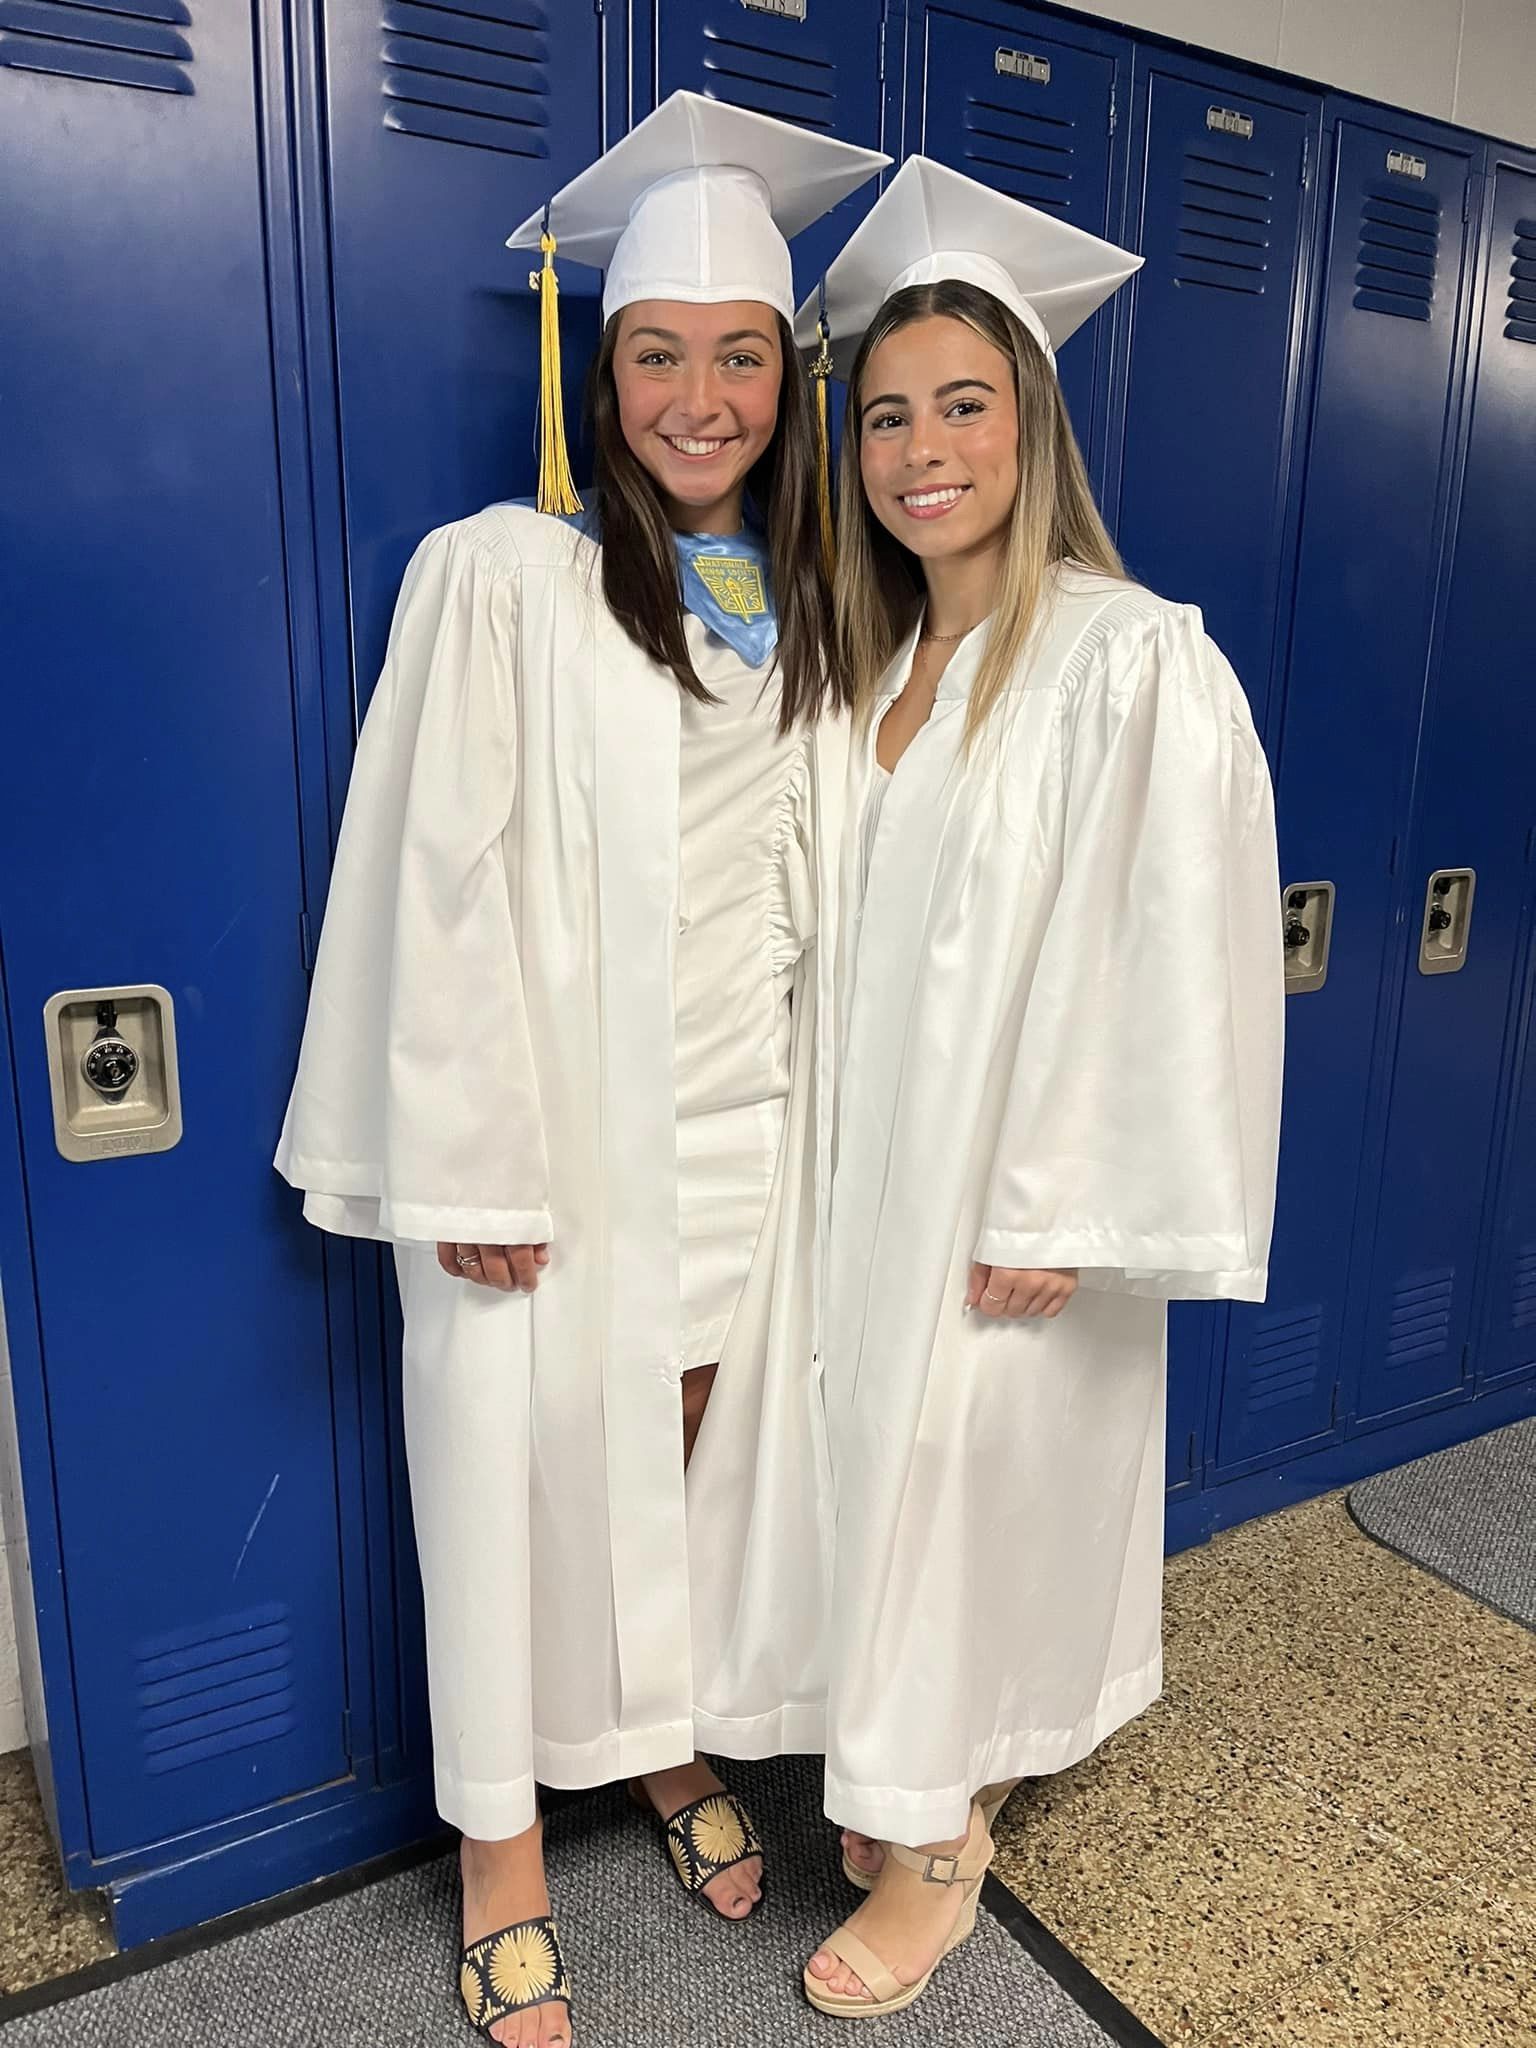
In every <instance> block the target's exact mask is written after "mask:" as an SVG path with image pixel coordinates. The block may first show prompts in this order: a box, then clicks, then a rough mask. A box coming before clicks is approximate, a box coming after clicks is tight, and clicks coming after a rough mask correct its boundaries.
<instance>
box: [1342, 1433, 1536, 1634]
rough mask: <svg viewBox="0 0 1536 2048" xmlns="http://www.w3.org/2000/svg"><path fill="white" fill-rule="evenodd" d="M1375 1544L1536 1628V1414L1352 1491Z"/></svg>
mask: <svg viewBox="0 0 1536 2048" xmlns="http://www.w3.org/2000/svg"><path fill="white" fill-rule="evenodd" d="M1348 1500H1349V1511H1350V1513H1351V1514H1352V1515H1353V1516H1354V1518H1355V1520H1356V1521H1357V1522H1358V1523H1359V1525H1360V1527H1361V1528H1362V1529H1363V1530H1364V1531H1365V1533H1366V1535H1367V1536H1374V1537H1375V1539H1376V1541H1377V1542H1378V1543H1385V1544H1387V1545H1388V1546H1389V1547H1390V1548H1391V1549H1393V1550H1397V1551H1400V1552H1401V1553H1402V1555H1403V1556H1404V1557H1406V1558H1409V1559H1411V1560H1412V1562H1413V1563H1414V1564H1417V1565H1422V1566H1423V1567H1424V1569H1425V1570H1426V1571H1431V1572H1434V1573H1435V1574H1436V1576H1437V1577H1439V1578H1442V1579H1447V1580H1449V1582H1450V1583H1451V1584H1452V1585H1453V1586H1459V1587H1460V1588H1461V1590H1462V1592H1464V1593H1470V1594H1471V1595H1472V1596H1473V1598H1474V1599H1477V1600H1481V1601H1482V1602H1483V1603H1484V1604H1485V1605H1486V1606H1488V1607H1492V1608H1495V1609H1496V1610H1497V1611H1498V1612H1499V1613H1500V1614H1504V1615H1507V1616H1508V1617H1509V1619H1510V1620H1511V1621H1521V1622H1524V1624H1525V1626H1526V1627H1527V1628H1532V1629H1536V1418H1531V1419H1528V1420H1526V1421H1524V1422H1512V1423H1510V1424H1509V1426H1508V1427H1507V1428H1505V1429H1495V1430H1491V1431H1490V1432H1489V1433H1488V1435H1487V1436H1479V1437H1474V1438H1473V1439H1472V1441H1471V1442H1470V1443H1465V1444H1454V1445H1453V1446H1452V1447H1451V1449H1450V1450H1448V1451H1435V1452H1434V1453H1432V1455H1431V1456H1429V1457H1427V1458H1415V1459H1414V1461H1413V1463H1412V1464H1410V1465H1399V1466H1397V1467H1395V1469H1394V1470H1392V1471H1391V1472H1380V1473H1378V1474H1377V1475H1376V1476H1375V1477H1374V1478H1371V1479H1364V1480H1362V1481H1361V1482H1360V1484H1359V1485H1358V1486H1352V1487H1351V1488H1350V1489H1349V1495H1348Z"/></svg>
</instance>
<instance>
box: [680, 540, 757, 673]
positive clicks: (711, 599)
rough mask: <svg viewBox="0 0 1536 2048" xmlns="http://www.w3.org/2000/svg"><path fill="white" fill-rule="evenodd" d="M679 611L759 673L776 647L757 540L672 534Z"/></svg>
mask: <svg viewBox="0 0 1536 2048" xmlns="http://www.w3.org/2000/svg"><path fill="white" fill-rule="evenodd" d="M672 538H673V541H674V542H675V543H676V546H677V566H678V571H679V574H680V576H681V579H682V590H683V606H684V609H685V610H687V611H690V612H692V613H693V615H694V617H695V618H696V619H702V620H703V622H704V624H705V625H706V626H707V627H708V628H709V630H710V632H711V633H714V634H716V635H717V636H718V637H719V638H720V639H722V640H723V641H724V642H725V643H726V645H727V646H728V647H730V648H732V649H734V651H735V652H736V653H737V654H739V655H740V656H741V658H742V660H743V661H744V662H745V663H746V664H747V667H748V668H761V667H762V666H763V664H764V662H766V661H767V660H769V658H770V657H771V656H772V654H773V651H774V649H775V648H776V647H777V646H778V644H779V617H778V613H777V611H776V610H775V609H774V602H773V576H772V572H771V568H770V564H769V560H768V549H767V547H766V545H765V544H764V541H763V539H762V536H761V535H760V534H756V533H754V532H753V531H752V529H751V528H750V527H746V526H744V527H743V528H742V529H741V531H740V533H731V534H719V533H674V534H673V536H672Z"/></svg>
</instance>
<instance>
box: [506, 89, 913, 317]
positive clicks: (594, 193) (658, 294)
mask: <svg viewBox="0 0 1536 2048" xmlns="http://www.w3.org/2000/svg"><path fill="white" fill-rule="evenodd" d="M889 162H890V158H889V157H888V156H885V155H883V154H882V153H881V152H880V151H879V150H874V149H859V148H856V147H855V146H854V145H853V144H852V143H847V142H837V141H834V140H832V139H831V138H830V137H827V136H822V135H815V134H812V133H810V132H809V131H808V130H806V129H804V128H797V127H795V126H793V125H792V124H791V123H790V122H788V121H775V120H773V119H772V118H771V117H770V116H769V115H767V114H754V113H751V112H749V111H747V110H746V109H744V108H741V107H732V106H728V105H726V104H725V103H724V102H722V101H719V100H711V99H706V98H704V97H703V96H702V95H701V94H699V93H693V92H675V93H673V94H672V96H671V98H670V99H668V100H665V101H663V103H662V104H661V105H660V106H659V107H658V108H657V109H656V111H655V112H654V113H653V114H648V115H647V116H646V117H645V119H644V120H643V121H641V122H639V123H638V124H637V126H636V127H634V128H633V129H631V130H630V132H629V134H628V135H626V136H625V137H624V138H623V139H622V141H619V142H617V143H615V144H614V146H613V148H612V149H610V150H609V151H608V152H607V153H606V155H604V156H601V157H599V159H598V160H597V162H596V163H595V164H592V165H591V166H590V167H589V168H588V169H587V170H585V171H583V172H582V173H581V175H580V176H579V177H576V178H573V179H572V180H571V182H570V183H569V184H568V185H566V186H564V187H563V188H562V189H561V190H560V191H559V192H557V193H556V194H555V195H554V197H553V199H552V200H551V201H550V204H549V209H548V219H549V228H550V232H551V233H552V234H553V235H554V237H555V239H556V242H557V243H558V245H559V249H560V253H561V255H562V256H567V257H571V258H573V259H574V260H575V261H577V262H579V263H591V264H595V265H597V266H599V267H602V268H605V269H606V270H607V273H608V274H607V277H606V278H605V280H604V286H603V318H604V320H607V319H609V318H610V317H611V316H612V315H613V314H614V313H616V312H617V311H618V310H619V308H620V307H621V306H628V305H632V304H634V302H635V301H636V300H637V299H680V300H683V301H685V302H688V303H691V304H698V305H718V304H721V303H723V302H725V301H727V300H734V299H750V300H754V301H758V302H760V303H762V304H764V305H768V306H772V307H773V308H774V309H775V310H776V311H777V312H780V313H782V314H783V315H784V317H785V319H786V320H791V319H793V318H794V287H793V283H792V281H791V275H790V260H789V246H788V244H789V238H790V237H791V236H793V235H797V234H798V233H799V232H800V230H801V229H802V228H806V227H809V226H810V224H811V222H812V221H813V220H818V219H820V217H821V215H822V214H824V213H826V212H828V211H830V209H831V208H832V207H834V206H836V205H837V203H838V201H839V200H841V199H844V198H846V197H847V195H848V194H849V193H850V192H854V191H856V190H857V189H858V187H859V186H860V185H862V184H863V183H864V181H865V180H866V179H867V178H872V177H873V176H874V175H875V173H876V172H877V171H879V170H881V169H882V168H883V167H884V166H885V165H886V164H888V163H889ZM544 220H545V215H544V212H543V211H542V210H541V211H540V212H538V213H534V214H530V215H529V217H528V219H527V220H525V221H524V222H523V223H522V225H521V226H520V227H519V228H518V229H517V230H516V231H515V232H514V233H513V234H512V235H511V236H510V237H509V238H508V242H507V246H508V248H509V249H536V248H537V247H538V245H539V237H540V233H541V231H542V229H543V226H544Z"/></svg>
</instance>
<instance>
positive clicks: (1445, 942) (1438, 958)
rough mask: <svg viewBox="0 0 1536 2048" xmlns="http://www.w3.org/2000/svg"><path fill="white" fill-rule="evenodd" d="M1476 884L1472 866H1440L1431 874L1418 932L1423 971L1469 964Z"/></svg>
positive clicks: (1449, 971) (1450, 970)
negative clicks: (1469, 940) (1468, 955)
mask: <svg viewBox="0 0 1536 2048" xmlns="http://www.w3.org/2000/svg"><path fill="white" fill-rule="evenodd" d="M1476 887H1477V874H1476V871H1475V870H1474V869H1472V868H1437V869H1436V870H1435V872H1434V874H1432V875H1431V876H1430V878H1429V886H1428V887H1427V888H1426V889H1425V891H1424V923H1423V927H1422V929H1421V930H1420V932H1419V972H1420V974H1454V973H1455V972H1456V970H1457V969H1458V968H1460V967H1465V966H1466V964H1467V939H1468V937H1469V935H1470V933H1471V930H1472V896H1473V892H1474V890H1475V889H1476Z"/></svg>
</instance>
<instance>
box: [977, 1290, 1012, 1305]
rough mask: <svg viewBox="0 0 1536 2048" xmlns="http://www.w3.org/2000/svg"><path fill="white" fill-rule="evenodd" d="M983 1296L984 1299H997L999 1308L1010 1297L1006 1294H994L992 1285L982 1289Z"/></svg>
mask: <svg viewBox="0 0 1536 2048" xmlns="http://www.w3.org/2000/svg"><path fill="white" fill-rule="evenodd" d="M981 1298H982V1300H983V1301H995V1302H996V1303H997V1305H998V1307H999V1308H1001V1307H1002V1305H1003V1303H1004V1302H1005V1301H1006V1300H1007V1299H1008V1297H1007V1295H1006V1294H994V1293H993V1292H992V1290H991V1288H990V1287H987V1288H983V1289H982V1295H981Z"/></svg>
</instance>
